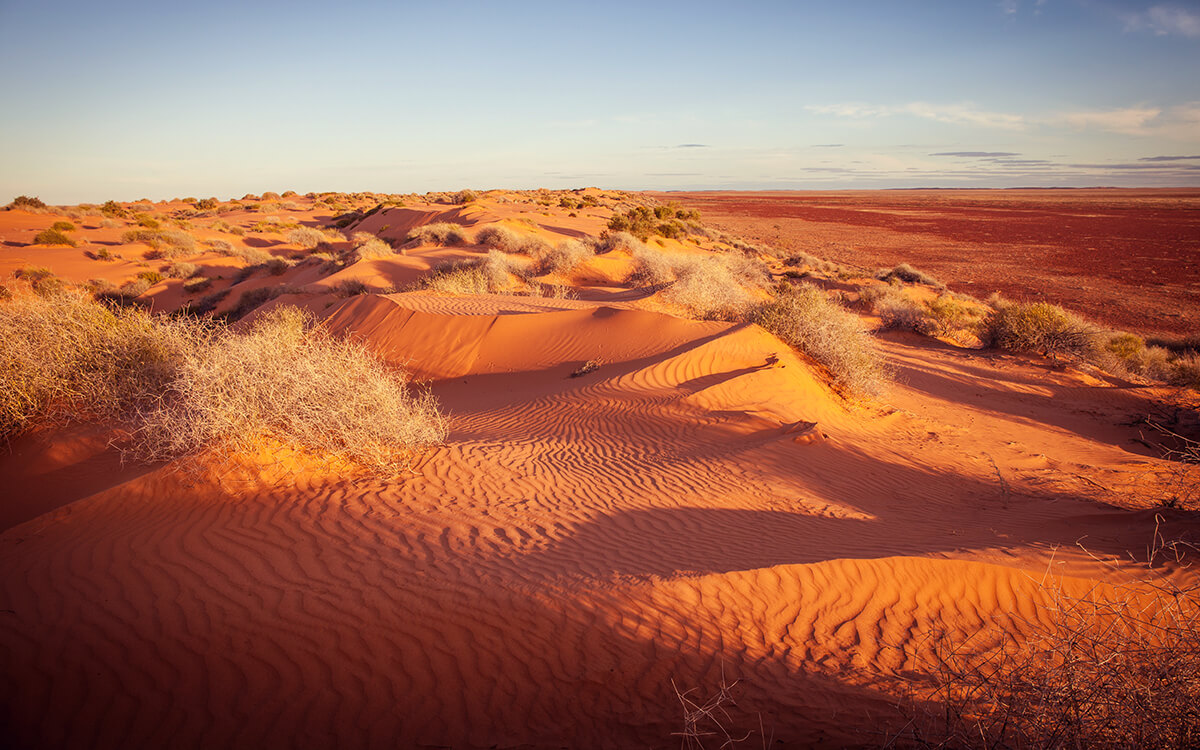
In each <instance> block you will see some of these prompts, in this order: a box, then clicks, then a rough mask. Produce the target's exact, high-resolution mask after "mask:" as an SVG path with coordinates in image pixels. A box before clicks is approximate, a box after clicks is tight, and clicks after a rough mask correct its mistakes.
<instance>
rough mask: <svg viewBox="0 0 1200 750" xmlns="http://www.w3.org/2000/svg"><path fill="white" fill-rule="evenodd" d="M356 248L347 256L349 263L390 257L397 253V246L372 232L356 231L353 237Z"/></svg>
mask: <svg viewBox="0 0 1200 750" xmlns="http://www.w3.org/2000/svg"><path fill="white" fill-rule="evenodd" d="M352 242H353V243H354V248H353V249H352V250H351V251H350V253H349V254H348V255H347V256H346V262H347V263H357V262H358V261H360V260H374V259H376V258H390V257H391V256H393V255H395V254H396V250H395V248H393V247H392V246H391V245H389V244H388V243H387V242H384V241H383V240H381V239H379V238H378V237H376V236H375V235H373V234H371V233H370V232H355V233H354V237H353V238H352Z"/></svg>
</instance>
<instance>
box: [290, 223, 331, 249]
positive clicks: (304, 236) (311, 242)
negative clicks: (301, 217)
mask: <svg viewBox="0 0 1200 750" xmlns="http://www.w3.org/2000/svg"><path fill="white" fill-rule="evenodd" d="M287 241H288V242H292V243H294V244H297V245H299V246H300V247H302V248H304V249H305V250H315V249H316V248H317V247H318V246H320V245H322V244H324V243H325V242H327V241H328V239H327V238H326V237H325V235H324V234H322V233H321V231H320V230H319V229H313V228H312V227H296V228H295V229H292V230H291V231H290V232H288V233H287Z"/></svg>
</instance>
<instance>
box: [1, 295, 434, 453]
mask: <svg viewBox="0 0 1200 750" xmlns="http://www.w3.org/2000/svg"><path fill="white" fill-rule="evenodd" d="M0 378H2V379H3V380H2V381H0V385H2V386H3V387H0V439H2V440H4V441H8V440H11V439H12V437H14V436H15V435H17V434H18V433H20V432H22V431H24V430H26V429H28V428H29V427H30V426H32V425H33V424H35V423H39V422H46V421H52V420H59V419H73V420H80V419H119V420H126V421H128V422H129V423H130V424H131V426H132V427H133V431H132V437H131V443H130V445H129V446H128V451H129V452H130V454H131V455H133V456H135V457H138V458H141V459H145V460H167V459H173V458H176V457H179V456H183V455H188V454H194V453H198V452H200V451H204V450H207V449H212V448H217V449H220V450H227V451H243V450H252V449H254V448H255V447H256V445H257V443H258V441H260V440H262V439H263V438H271V439H275V440H279V441H283V442H285V443H289V444H292V445H294V446H297V447H300V448H302V449H305V450H307V451H310V452H312V453H314V454H316V455H318V456H323V457H327V458H336V459H346V460H350V461H354V462H357V463H359V464H361V465H363V466H366V467H367V468H369V469H372V470H374V471H378V472H381V473H384V474H394V473H396V472H397V471H399V470H400V469H402V468H403V467H404V466H405V465H406V463H407V461H408V460H409V459H410V458H411V456H412V455H413V454H414V453H415V452H417V451H420V450H423V449H425V448H427V447H429V446H431V445H433V444H435V443H437V442H440V441H442V440H444V439H445V436H446V422H445V419H444V418H443V417H442V416H441V414H440V413H439V412H438V409H437V405H436V403H435V401H434V400H433V399H432V397H431V396H429V395H428V394H422V393H418V392H414V391H413V390H412V389H410V388H409V387H408V385H407V381H406V379H405V377H404V376H403V374H401V373H397V372H395V371H393V370H391V369H389V368H387V367H386V366H385V365H383V364H382V363H381V362H380V361H379V360H378V359H376V358H375V357H373V356H372V355H371V354H370V353H369V352H367V351H366V350H365V349H364V348H363V347H362V346H361V345H359V344H356V343H353V342H350V341H346V340H342V339H335V338H333V337H330V336H329V335H328V334H326V333H325V332H323V331H322V330H321V329H319V328H317V327H316V326H315V324H314V321H313V319H312V318H311V317H310V316H308V315H307V314H306V313H303V312H301V311H299V310H297V309H295V308H281V309H279V310H275V311H272V312H271V313H269V314H267V315H264V316H263V318H262V319H260V320H259V321H257V322H256V323H255V324H254V325H253V326H252V327H251V328H250V330H249V331H248V332H246V333H244V334H240V333H234V332H232V331H230V330H228V329H226V328H222V327H219V326H213V325H205V324H202V323H200V322H197V321H196V320H194V319H188V318H184V317H179V318H152V317H150V316H149V315H148V314H146V313H145V312H143V311H141V310H139V309H136V308H118V309H113V308H110V307H106V306H104V305H100V304H98V303H96V302H94V301H93V300H91V299H89V298H88V297H87V296H86V295H84V294H82V293H64V294H54V295H50V296H46V297H42V296H36V295H31V294H28V293H26V294H19V295H14V296H13V297H12V298H11V299H9V300H7V301H4V302H0Z"/></svg>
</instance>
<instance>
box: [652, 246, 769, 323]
mask: <svg viewBox="0 0 1200 750" xmlns="http://www.w3.org/2000/svg"><path fill="white" fill-rule="evenodd" d="M726 261H727V259H726V258H725V257H723V256H696V257H687V258H682V259H679V260H678V261H676V262H675V264H674V267H673V272H674V275H675V283H673V284H671V285H670V286H669V287H667V288H666V290H665V291H664V292H663V299H665V300H666V301H668V302H671V303H673V304H676V305H679V306H680V307H683V308H685V309H686V310H687V311H688V312H689V313H690V314H691V315H693V316H695V317H698V318H704V319H719V320H734V319H736V318H738V317H739V316H741V315H743V314H744V313H745V312H746V310H747V309H748V308H749V307H750V306H751V305H752V304H753V303H754V301H755V298H754V296H753V295H752V294H751V293H750V292H748V291H747V290H746V289H745V287H744V286H743V283H742V279H740V278H739V277H738V276H737V275H736V274H735V271H734V269H733V268H731V267H730V265H729V263H727V262H726Z"/></svg>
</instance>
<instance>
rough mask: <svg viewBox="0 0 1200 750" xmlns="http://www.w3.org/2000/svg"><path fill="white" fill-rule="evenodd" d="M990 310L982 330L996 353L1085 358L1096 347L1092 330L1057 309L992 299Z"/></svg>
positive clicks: (1047, 304) (1095, 339) (1095, 331)
mask: <svg viewBox="0 0 1200 750" xmlns="http://www.w3.org/2000/svg"><path fill="white" fill-rule="evenodd" d="M994 308H995V309H994V310H993V311H992V314H991V315H990V316H988V320H987V321H986V323H985V329H984V330H985V333H986V335H987V338H988V340H990V342H991V343H992V345H993V346H995V347H996V348H998V349H1007V350H1009V351H1018V352H1037V353H1039V354H1042V355H1045V356H1048V357H1057V356H1059V355H1065V356H1071V357H1078V358H1087V357H1088V356H1089V355H1091V354H1093V353H1094V352H1095V351H1096V349H1097V347H1098V343H1099V332H1098V331H1097V330H1096V328H1095V327H1094V326H1092V325H1091V324H1090V323H1088V322H1087V321H1085V320H1083V319H1082V318H1079V317H1078V316H1076V315H1073V314H1071V313H1069V312H1067V311H1066V310H1064V309H1062V308H1061V307H1059V306H1057V305H1051V304H1049V303H1047V302H1031V303H1018V302H1005V301H1003V300H1000V299H996V300H995V301H994Z"/></svg>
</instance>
